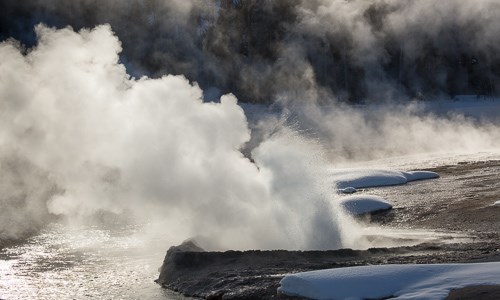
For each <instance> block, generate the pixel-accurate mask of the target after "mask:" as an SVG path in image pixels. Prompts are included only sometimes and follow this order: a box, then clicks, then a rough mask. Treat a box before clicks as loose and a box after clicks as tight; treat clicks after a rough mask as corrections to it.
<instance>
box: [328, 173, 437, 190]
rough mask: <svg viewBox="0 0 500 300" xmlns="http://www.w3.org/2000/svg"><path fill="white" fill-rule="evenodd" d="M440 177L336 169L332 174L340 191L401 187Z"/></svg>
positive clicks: (430, 174) (435, 175) (425, 174)
mask: <svg viewBox="0 0 500 300" xmlns="http://www.w3.org/2000/svg"><path fill="white" fill-rule="evenodd" d="M438 177H439V175H438V174H437V173H434V172H430V171H410V172H400V171H393V170H379V169H336V170H333V171H332V172H331V179H332V180H333V181H334V182H335V183H336V185H337V188H338V189H345V188H349V187H353V188H356V189H359V188H368V187H377V186H388V185H400V184H405V183H407V182H409V181H415V180H423V179H431V178H438Z"/></svg>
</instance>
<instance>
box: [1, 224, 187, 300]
mask: <svg viewBox="0 0 500 300" xmlns="http://www.w3.org/2000/svg"><path fill="white" fill-rule="evenodd" d="M139 230H140V226H121V227H115V228H107V229H103V228H98V227H82V226H80V227H78V228H68V227H67V226H65V225H62V224H52V225H50V226H48V227H47V228H46V229H44V230H43V231H42V232H41V233H40V234H38V235H36V236H34V237H32V238H30V239H28V240H26V241H25V242H23V243H21V244H19V245H17V246H13V247H9V248H5V249H3V250H1V251H0V279H1V280H0V298H1V299H185V298H184V297H182V296H179V295H177V294H175V293H173V292H171V291H168V290H165V289H162V288H161V287H160V286H159V285H157V284H156V283H154V282H153V280H154V279H156V278H157V277H158V267H159V266H160V265H161V262H162V261H163V257H164V255H165V251H166V249H167V247H168V246H167V244H166V243H165V241H162V240H158V239H154V238H153V239H150V240H148V241H145V240H143V239H139V238H137V237H136V233H137V232H138V231H139Z"/></svg>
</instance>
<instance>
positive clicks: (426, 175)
mask: <svg viewBox="0 0 500 300" xmlns="http://www.w3.org/2000/svg"><path fill="white" fill-rule="evenodd" d="M403 175H404V176H405V177H406V179H407V180H408V181H416V180H425V179H434V178H439V175H438V174H437V173H435V172H431V171H410V172H403Z"/></svg>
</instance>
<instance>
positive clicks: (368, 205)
mask: <svg viewBox="0 0 500 300" xmlns="http://www.w3.org/2000/svg"><path fill="white" fill-rule="evenodd" d="M340 205H341V206H342V207H343V208H344V210H345V211H346V212H347V213H348V214H350V215H354V216H359V215H364V214H370V213H374V212H377V211H382V210H389V209H392V205H391V204H390V203H389V202H387V201H386V200H384V199H383V198H381V197H379V196H372V195H355V196H348V197H345V198H342V199H341V200H340Z"/></svg>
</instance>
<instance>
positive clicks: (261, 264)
mask: <svg viewBox="0 0 500 300" xmlns="http://www.w3.org/2000/svg"><path fill="white" fill-rule="evenodd" d="M428 170H431V171H435V172H437V173H439V174H440V175H441V177H440V178H439V179H435V180H426V181H418V182H413V183H410V184H407V185H402V186H392V187H381V188H371V189H366V190H363V191H361V192H363V193H367V194H373V195H379V196H382V197H384V198H385V199H387V200H388V201H390V202H392V203H393V204H394V209H393V210H392V211H390V212H388V213H384V214H380V215H376V216H372V217H366V218H365V219H363V220H362V221H363V222H366V223H367V226H370V225H373V223H375V224H378V225H381V226H383V227H387V228H399V229H415V230H416V229H418V230H421V229H427V230H429V232H441V233H442V234H443V235H440V234H434V233H429V234H430V235H435V236H436V237H438V238H431V239H430V242H427V243H424V244H420V245H417V246H409V247H395V248H373V249H368V250H364V251H355V250H350V249H344V250H335V251H246V252H239V251H229V252H189V251H188V252H183V251H175V249H172V250H171V251H170V254H169V255H167V257H166V260H165V263H164V266H163V272H162V274H161V275H160V278H159V280H158V282H159V283H160V284H162V285H163V286H164V287H167V288H169V289H172V290H176V291H179V292H181V293H183V294H185V295H189V296H195V297H203V298H213V299H274V298H277V297H279V296H280V295H277V292H276V289H277V287H278V286H279V281H280V280H281V278H282V277H283V274H286V273H290V272H299V271H309V270H316V269H325V268H336V267H346V266H357V265H368V264H387V263H391V264H393V263H403V264H406V263H449V262H461V263H462V262H463V263H467V262H485V261H500V239H499V229H500V206H494V205H493V204H494V202H496V201H498V200H500V176H499V174H500V160H490V161H477V162H463V163H458V164H452V165H445V166H439V167H434V168H429V169H428ZM447 234H450V235H447ZM445 236H448V238H444V237H445ZM457 236H458V237H460V238H456V237H457ZM463 237H466V238H463ZM486 289H488V290H489V291H490V297H493V298H491V299H497V298H495V297H500V295H499V294H498V288H491V289H489V288H486ZM469 292H472V293H474V292H477V289H476V290H475V289H470V290H461V291H456V293H458V295H461V294H460V293H469ZM481 292H482V290H480V291H479V293H481ZM491 293H496V294H493V296H492V295H491ZM454 295H455V296H456V294H454ZM451 296H453V295H450V297H451ZM455 296H454V297H455ZM281 297H283V295H281ZM451 298H453V297H451ZM455 298H456V297H455Z"/></svg>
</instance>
